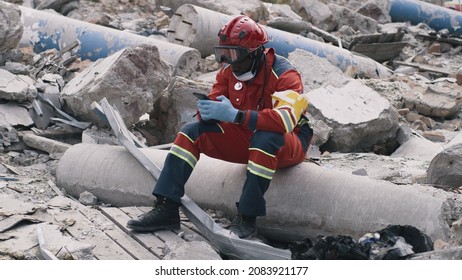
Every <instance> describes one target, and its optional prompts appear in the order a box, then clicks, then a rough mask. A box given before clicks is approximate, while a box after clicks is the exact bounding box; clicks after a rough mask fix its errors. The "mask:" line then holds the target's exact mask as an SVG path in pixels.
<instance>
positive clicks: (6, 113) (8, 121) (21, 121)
mask: <svg viewBox="0 0 462 280" xmlns="http://www.w3.org/2000/svg"><path fill="white" fill-rule="evenodd" d="M33 124H34V122H33V121H32V118H31V117H30V116H29V112H28V111H27V109H26V108H24V107H22V106H19V105H18V104H17V103H16V102H12V101H10V102H8V103H4V104H3V103H0V126H23V127H28V126H31V125H33Z"/></svg>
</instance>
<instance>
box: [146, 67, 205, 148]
mask: <svg viewBox="0 0 462 280" xmlns="http://www.w3.org/2000/svg"><path fill="white" fill-rule="evenodd" d="M211 89H212V84H211V83H204V82H195V81H192V80H189V79H186V78H182V77H178V76H177V77H174V78H173V79H172V81H171V82H170V84H169V86H168V88H166V90H165V91H164V94H163V95H162V96H160V97H159V98H158V99H157V100H156V102H155V105H154V110H153V113H152V114H151V115H150V120H149V121H148V123H147V125H146V127H152V128H151V129H150V131H152V132H153V133H154V134H155V133H156V132H157V134H156V135H155V136H156V138H157V141H158V143H156V144H159V143H170V142H173V140H175V137H176V134H177V132H178V131H180V129H181V127H182V126H183V125H185V124H186V123H189V122H191V121H193V120H195V117H194V115H195V114H196V113H197V104H196V103H197V98H196V97H195V96H194V95H193V94H192V93H193V92H202V93H205V94H207V93H208V92H210V90H211ZM160 132H162V133H160Z"/></svg>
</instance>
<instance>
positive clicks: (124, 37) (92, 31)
mask: <svg viewBox="0 0 462 280" xmlns="http://www.w3.org/2000/svg"><path fill="white" fill-rule="evenodd" d="M19 8H20V9H21V14H22V15H21V21H22V24H23V26H24V32H23V35H22V38H21V40H20V42H19V44H20V46H32V47H33V49H34V52H36V53H41V52H43V51H45V50H48V49H57V50H61V49H63V48H64V47H66V46H68V45H70V44H72V43H74V42H75V41H78V42H79V45H78V47H76V48H75V50H73V52H74V54H75V55H77V56H78V57H80V58H81V59H82V60H85V59H89V60H91V61H96V60H98V59H100V58H105V57H107V56H109V55H111V54H113V53H115V52H117V51H119V50H121V49H124V48H126V47H130V46H136V45H140V44H149V45H155V46H156V47H157V49H158V50H159V55H160V57H161V58H162V59H163V60H165V61H166V62H169V63H170V64H172V65H173V66H174V68H175V70H176V74H178V75H180V76H181V75H188V74H191V73H189V72H192V71H195V68H196V67H197V63H198V62H199V61H200V53H199V51H198V50H196V49H193V48H190V47H186V46H181V45H178V44H173V43H170V42H166V41H162V40H158V39H154V38H150V37H145V36H141V35H137V34H134V33H131V32H125V31H121V30H117V29H113V28H109V27H104V26H101V25H97V24H92V23H88V22H84V21H79V20H76V19H72V18H68V17H65V16H62V15H58V14H53V13H48V12H45V11H40V10H35V9H31V8H27V7H23V6H19Z"/></svg>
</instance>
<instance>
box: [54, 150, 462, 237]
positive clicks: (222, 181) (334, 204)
mask: <svg viewBox="0 0 462 280" xmlns="http://www.w3.org/2000/svg"><path fill="white" fill-rule="evenodd" d="M142 151H143V153H144V154H145V155H146V156H147V157H149V159H151V160H152V161H153V162H154V163H155V164H156V165H158V166H159V167H160V168H162V167H163V162H164V160H165V157H166V155H167V151H163V150H157V149H152V148H143V149H142ZM245 173H246V168H245V165H242V164H232V163H227V162H224V161H219V160H216V159H212V158H209V157H206V156H204V155H202V156H201V160H200V161H199V163H198V164H197V166H196V168H195V169H194V171H193V173H192V175H191V177H190V179H189V181H188V183H187V184H186V194H187V195H188V196H189V197H190V198H191V199H192V200H193V201H194V202H196V203H197V204H198V205H199V206H201V207H203V208H208V209H217V210H222V211H224V212H225V213H227V214H228V215H230V216H231V215H233V214H235V210H236V209H235V201H236V200H238V198H239V195H240V192H241V188H242V185H243V183H244V180H245ZM56 179H57V185H58V186H59V187H61V188H64V189H65V190H66V191H67V192H68V193H69V194H71V195H72V196H78V195H80V193H82V192H84V191H89V192H92V193H93V194H95V195H96V196H97V197H98V198H99V199H100V200H101V201H102V202H105V203H110V204H112V205H114V206H118V207H122V206H133V205H137V206H141V205H152V202H153V196H152V195H151V192H152V189H153V186H154V183H155V180H154V178H153V177H152V176H151V174H150V173H149V172H148V171H147V170H146V168H144V167H143V166H142V165H141V164H140V163H139V162H138V161H137V160H136V159H135V158H134V157H133V156H132V155H131V154H130V153H129V152H128V151H127V150H126V149H125V148H124V147H120V146H109V145H96V144H77V145H74V146H72V147H71V148H69V149H68V150H67V151H66V152H65V153H64V155H63V157H62V158H61V160H60V162H59V165H58V168H57V173H56ZM422 188H423V187H421V186H412V187H409V186H398V185H395V184H393V183H390V182H387V181H380V180H374V179H370V178H368V177H363V176H356V175H352V174H348V173H343V172H340V171H335V170H329V169H325V168H323V167H320V166H318V165H316V164H312V163H301V164H299V165H297V166H295V167H292V168H286V169H282V170H278V171H277V172H276V174H275V176H274V179H273V181H272V183H271V187H270V189H269V190H268V192H267V193H266V194H265V198H266V200H267V213H268V215H267V216H265V217H262V218H261V219H259V226H261V232H262V233H264V234H265V235H267V236H270V237H272V238H274V239H279V240H286V241H288V240H299V239H301V238H305V237H308V236H311V237H315V236H316V235H318V234H322V235H331V234H343V235H351V236H354V237H356V238H359V237H360V236H362V235H363V234H364V233H366V232H371V231H375V230H380V229H383V228H385V227H386V226H388V225H390V224H397V225H412V226H415V227H417V228H418V229H420V230H421V231H423V232H425V233H426V234H428V235H429V236H430V237H432V238H433V239H434V240H435V239H438V238H441V239H443V240H447V239H448V238H449V235H450V230H449V226H448V222H447V221H449V220H451V219H452V218H454V217H452V216H451V215H453V213H450V212H451V211H453V210H452V209H457V207H459V208H458V209H460V208H461V207H462V205H460V204H462V202H460V200H458V201H457V200H455V199H454V198H450V197H448V196H449V194H448V195H446V194H444V195H443V194H442V193H436V192H435V191H434V190H426V189H422ZM454 195H455V194H454ZM454 211H455V210H454ZM448 216H451V218H448Z"/></svg>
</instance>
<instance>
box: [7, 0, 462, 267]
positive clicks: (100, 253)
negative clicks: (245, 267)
mask: <svg viewBox="0 0 462 280" xmlns="http://www.w3.org/2000/svg"><path fill="white" fill-rule="evenodd" d="M8 2H11V3H8ZM21 2H22V3H21ZM122 2H123V3H122ZM285 2H287V4H270V3H267V2H263V1H260V0H250V1H245V3H244V2H242V1H226V0H219V1H210V0H195V1H184V0H181V1H171V0H162V1H154V0H146V1H135V2H134V3H131V2H130V1H114V0H106V1H98V2H95V1H88V0H79V1H76V0H40V1H20V0H19V1H18V0H11V1H7V2H5V1H0V231H2V232H1V233H0V251H1V252H2V254H1V255H0V259H55V258H56V259H82V260H90V259H146V260H147V259H155V260H159V259H220V258H224V255H223V254H220V253H222V252H220V250H227V248H226V247H221V249H218V250H217V247H216V244H213V243H211V242H210V241H209V240H207V239H206V238H204V235H205V234H204V232H201V231H205V229H202V230H201V229H199V228H198V227H197V226H196V225H195V224H194V223H191V221H190V220H191V219H190V218H189V217H185V216H183V218H182V226H181V229H180V230H179V231H162V232H158V233H156V234H150V235H143V234H133V233H132V232H130V231H129V230H128V229H127V228H125V225H126V222H127V221H128V219H130V218H133V217H135V216H136V215H139V214H140V213H142V212H143V211H146V210H145V209H143V208H142V206H150V205H152V202H153V197H152V196H151V195H150V193H151V189H152V184H153V179H152V174H150V173H149V172H148V171H147V170H145V168H143V166H142V165H140V163H139V162H137V161H136V160H135V159H134V158H133V157H132V156H130V154H129V153H127V151H126V150H125V149H124V148H122V147H120V145H123V144H124V142H123V141H130V144H133V145H135V146H136V147H138V148H136V149H137V150H143V151H144V150H146V153H147V154H148V155H149V157H150V158H151V159H152V160H153V161H154V162H156V164H157V165H158V166H161V165H162V162H163V157H164V156H165V154H166V150H168V149H169V147H170V145H171V144H170V143H171V142H172V141H173V139H174V137H175V136H176V133H177V131H178V130H179V128H180V127H181V126H182V125H183V124H185V123H187V122H190V121H192V120H194V117H193V116H194V114H195V113H196V98H195V97H193V95H192V93H193V92H201V93H207V92H209V91H210V89H211V87H212V84H213V82H214V79H215V75H216V71H218V69H219V67H220V65H219V64H218V63H217V62H216V61H215V58H214V55H213V54H212V47H213V46H214V45H215V44H216V39H217V38H216V34H217V28H218V27H219V26H221V25H222V24H224V23H225V22H226V21H228V19H229V18H230V17H231V16H233V15H237V14H241V13H244V14H247V15H249V16H250V17H251V18H253V19H254V20H256V21H259V23H261V24H262V25H263V26H264V28H265V29H266V30H267V31H268V32H269V33H270V35H271V38H272V41H271V42H270V43H269V44H268V47H276V48H277V51H280V52H281V53H280V54H281V55H284V56H286V57H287V58H288V59H289V60H290V61H291V62H292V63H294V64H295V66H296V67H297V68H298V69H299V70H300V72H301V74H302V79H303V83H304V91H305V93H307V94H308V96H309V101H310V106H309V112H308V115H309V116H310V119H311V122H312V124H313V126H314V128H315V135H314V138H313V146H312V147H311V148H310V150H309V153H308V155H307V156H308V158H307V162H306V163H303V164H301V165H300V166H297V167H296V168H293V169H292V168H291V169H289V170H281V171H280V172H279V171H278V173H276V176H275V180H274V182H273V183H272V184H274V185H275V188H270V189H269V191H268V198H267V199H268V204H269V208H268V213H271V214H269V215H268V216H267V217H266V218H265V219H263V220H262V229H261V231H260V230H259V233H260V236H259V237H261V240H259V241H257V242H258V245H261V244H263V243H262V242H266V243H268V244H271V242H272V241H275V240H282V243H280V244H282V245H287V246H288V244H289V242H292V241H293V240H301V239H302V238H305V237H308V236H311V237H314V236H315V235H316V234H325V235H328V234H329V235H330V234H333V233H335V234H348V235H351V236H352V237H353V238H359V237H360V236H363V235H364V233H365V232H371V231H374V230H377V229H380V228H383V227H384V226H386V225H387V223H390V224H403V223H405V224H409V225H415V226H416V227H417V228H419V229H420V230H422V231H423V232H424V233H426V234H428V235H429V236H431V237H432V239H433V242H434V243H433V245H434V250H433V251H430V252H424V253H416V254H414V255H411V256H410V257H409V258H410V259H461V253H460V252H461V250H460V245H461V244H462V238H461V230H460V229H461V228H462V227H461V226H460V225H461V214H460V213H461V209H462V194H461V193H462V189H461V186H462V179H461V178H460V175H459V173H460V169H461V168H460V166H459V165H460V164H459V162H460V159H459V158H460V151H459V150H460V147H461V143H462V134H461V133H460V129H461V126H462V120H461V116H462V114H461V101H460V100H461V96H460V94H459V92H462V59H461V56H460V52H461V51H462V38H461V37H460V36H461V30H462V29H460V21H461V18H462V16H461V15H462V14H460V12H457V11H454V10H449V9H446V8H442V7H440V6H439V5H442V3H441V2H442V1H436V0H428V1H416V0H387V1H379V0H357V1H344V0H330V1H325V0H322V1H321V0H292V1H285ZM425 2H428V3H425ZM37 22H40V24H37ZM102 99H105V100H106V103H107V104H111V105H110V106H111V108H112V109H111V108H109V107H108V106H106V109H110V111H112V110H115V111H117V114H114V115H111V116H110V118H112V120H111V121H115V122H116V123H118V124H126V125H127V127H126V128H124V131H118V132H117V131H110V129H109V128H110V126H111V125H110V124H109V123H107V122H105V121H104V120H102V119H101V118H100V116H98V113H97V112H98V111H100V112H102V113H103V114H104V113H107V110H106V111H105V110H104V108H102V106H99V108H98V106H96V105H99V104H98V103H97V102H99V101H100V100H102ZM112 106H114V107H112ZM118 127H119V128H120V126H118ZM120 135H123V136H125V138H124V139H122V140H123V141H120V140H119V139H117V137H116V136H120ZM140 147H142V148H141V149H140ZM148 147H149V148H148ZM201 162H202V160H201ZM207 165H213V166H214V168H217V169H218V170H223V172H222V173H223V174H227V175H224V177H220V176H218V177H217V176H213V177H212V176H211V174H210V172H208V171H207V170H205V169H207V168H206V167H207ZM204 170H205V171H204ZM218 172H219V171H218ZM242 172H245V170H244V169H243V167H242V166H240V165H233V164H229V165H226V164H223V163H218V162H216V161H214V160H213V159H209V158H205V159H204V161H203V162H202V163H201V164H199V165H198V168H197V171H196V170H195V171H194V173H193V175H192V177H191V180H190V182H188V185H187V194H188V196H189V197H191V199H192V200H193V201H194V202H196V203H197V204H198V205H199V206H200V207H202V208H203V209H207V211H208V212H209V213H212V214H213V213H217V211H223V212H222V214H221V215H220V221H222V222H223V223H226V221H227V219H228V218H229V217H231V216H232V215H233V214H234V210H235V207H234V202H233V197H236V192H237V191H238V189H239V187H238V186H240V185H241V182H239V178H241V177H243V176H241V175H242ZM127 174H128V175H127ZM288 174H292V175H294V174H295V175H294V176H296V177H298V178H300V180H298V181H294V182H291V183H290V188H291V189H292V190H293V191H294V192H296V193H298V194H300V193H302V194H304V195H303V196H299V197H297V198H295V199H294V198H292V197H291V198H290V199H291V202H292V203H291V205H285V204H284V206H283V207H281V205H280V200H281V197H284V196H283V195H281V193H280V192H281V189H280V187H281V186H287V182H288V180H287V177H286V176H287V175H288ZM313 178H315V179H314V181H313ZM307 182H309V184H308V183H307ZM55 183H56V184H55ZM223 185H225V186H227V187H226V188H222V186H223ZM276 186H277V187H276ZM202 188H207V190H206V191H207V192H208V193H209V194H210V195H209V196H208V197H203V196H202V195H200V194H201V193H202V192H203V191H204V190H203V189H202ZM378 198H380V199H378ZM77 199H80V200H81V201H77ZM286 199H289V198H286ZM327 200H328V201H336V203H334V204H332V205H331V204H329V203H327V204H326V203H325V201H327ZM275 201H278V202H279V204H278V207H276V206H275ZM390 204H392V205H396V207H389V206H390ZM335 205H337V206H335ZM338 205H340V207H339V206H338ZM341 205H344V207H341ZM424 206H425V207H424ZM377 209H380V211H379V210H377ZM183 210H184V211H187V209H183ZM404 212H405V213H406V215H402V213H404ZM288 216H290V217H291V219H286V217H288ZM292 217H296V218H293V219H292ZM358 217H361V219H358ZM281 220H283V221H285V220H287V222H284V223H283V224H281V223H279V224H275V221H281ZM215 222H216V221H215ZM37 223H38V224H37ZM301 225H303V226H301ZM288 228H289V229H293V230H292V232H288V231H287V229H288ZM198 233H200V234H198ZM114 240H117V242H115V241H114ZM225 240H226V239H225ZM268 244H264V245H265V246H267V245H268ZM221 245H223V244H221ZM221 245H220V246H221ZM246 246H247V245H246ZM249 246H250V245H249ZM243 248H246V247H245V246H244V247H243ZM252 248H253V249H255V250H257V249H258V246H257V245H255V247H254V246H253V245H252ZM401 248H402V249H403V250H404V251H406V250H405V249H406V247H401ZM285 249H287V248H285ZM231 251H233V252H236V251H234V250H233V249H231ZM244 251H245V250H244ZM244 251H239V250H237V252H239V253H240V254H241V253H242V252H244ZM257 251H258V250H257ZM233 252H230V251H228V256H232V255H233ZM273 253H274V251H273ZM257 256H258V255H257ZM260 256H261V255H260ZM284 256H285V255H284ZM239 257H242V255H240V256H239ZM248 257H249V258H251V257H250V256H248Z"/></svg>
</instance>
